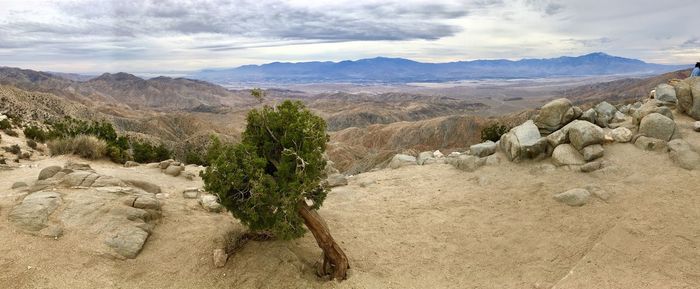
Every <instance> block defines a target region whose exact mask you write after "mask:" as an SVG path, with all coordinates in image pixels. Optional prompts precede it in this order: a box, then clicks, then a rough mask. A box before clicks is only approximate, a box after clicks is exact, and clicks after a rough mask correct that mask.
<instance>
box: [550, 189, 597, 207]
mask: <svg viewBox="0 0 700 289" xmlns="http://www.w3.org/2000/svg"><path fill="white" fill-rule="evenodd" d="M590 197H591V193H590V192H589V191H588V190H586V189H580V188H579V189H571V190H568V191H566V192H563V193H559V194H556V195H554V199H555V200H557V201H559V202H562V203H564V204H567V205H569V206H572V207H580V206H583V205H585V204H586V203H588V199H589V198H590Z"/></svg>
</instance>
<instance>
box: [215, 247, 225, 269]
mask: <svg viewBox="0 0 700 289" xmlns="http://www.w3.org/2000/svg"><path fill="white" fill-rule="evenodd" d="M212 257H213V259H214V267H216V268H221V267H224V266H226V260H228V254H226V250H224V249H214V252H213V254H212Z"/></svg>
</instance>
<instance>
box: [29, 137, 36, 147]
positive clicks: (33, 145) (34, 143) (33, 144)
mask: <svg viewBox="0 0 700 289" xmlns="http://www.w3.org/2000/svg"><path fill="white" fill-rule="evenodd" d="M27 146H29V147H30V148H32V149H36V142H35V141H34V140H32V139H28V140H27Z"/></svg>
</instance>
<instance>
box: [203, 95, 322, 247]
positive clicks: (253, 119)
mask: <svg viewBox="0 0 700 289" xmlns="http://www.w3.org/2000/svg"><path fill="white" fill-rule="evenodd" d="M247 121H248V123H247V126H246V130H245V132H244V133H243V139H242V141H241V143H239V144H236V145H231V144H227V145H222V144H221V143H220V142H218V141H217V142H213V143H212V146H211V147H210V149H209V156H211V157H212V161H211V166H209V167H208V168H207V169H206V170H205V171H204V172H202V174H201V175H202V178H203V180H204V184H205V188H206V190H207V191H209V192H213V193H216V194H217V195H218V196H219V199H220V201H221V204H222V205H223V206H224V207H226V208H227V209H228V210H229V211H230V212H231V213H232V214H233V215H234V216H235V217H236V218H238V219H240V220H241V221H242V222H243V223H244V224H246V225H247V226H248V227H249V228H250V229H251V230H254V231H271V232H273V233H274V234H275V235H276V236H278V237H279V238H282V239H292V238H298V237H301V236H302V235H303V234H304V232H305V230H304V228H303V223H304V222H303V220H302V218H301V217H300V216H299V214H298V206H299V205H300V204H302V202H305V200H311V201H313V208H315V209H317V208H319V207H320V206H321V205H322V204H323V201H324V199H325V198H326V194H327V192H328V191H327V189H326V188H325V187H324V186H323V185H322V182H321V181H322V180H323V179H324V178H325V172H324V168H325V166H326V161H325V160H324V159H323V152H324V151H325V146H326V142H327V141H328V135H326V123H325V122H324V120H323V119H322V118H320V117H318V116H316V115H314V114H312V113H311V112H310V111H309V110H308V109H306V108H305V107H304V105H303V104H302V103H301V102H298V101H284V102H283V103H282V104H280V105H279V106H277V107H276V108H273V107H270V106H264V107H263V108H262V109H260V110H257V109H255V110H252V111H250V112H249V113H248V118H247Z"/></svg>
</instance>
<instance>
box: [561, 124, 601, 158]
mask: <svg viewBox="0 0 700 289" xmlns="http://www.w3.org/2000/svg"><path fill="white" fill-rule="evenodd" d="M569 141H570V142H571V145H573V146H574V147H575V148H576V149H577V150H579V151H581V150H583V148H585V147H587V146H589V145H594V144H602V143H603V141H605V133H604V132H603V129H602V128H600V127H599V126H597V125H595V124H592V123H590V122H587V121H580V122H577V123H575V124H574V125H572V126H571V127H570V128H569Z"/></svg>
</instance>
